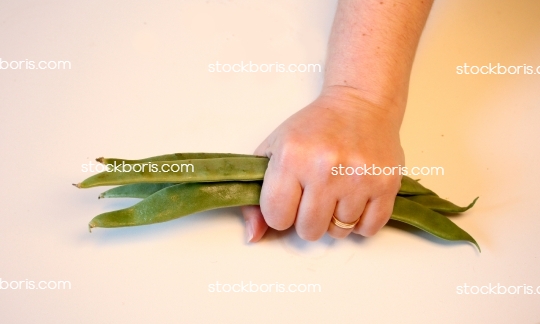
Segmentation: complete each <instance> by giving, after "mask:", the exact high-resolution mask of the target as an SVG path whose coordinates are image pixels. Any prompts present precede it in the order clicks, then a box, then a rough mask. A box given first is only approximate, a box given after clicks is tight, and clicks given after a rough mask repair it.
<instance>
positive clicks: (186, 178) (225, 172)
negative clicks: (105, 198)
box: [75, 157, 268, 188]
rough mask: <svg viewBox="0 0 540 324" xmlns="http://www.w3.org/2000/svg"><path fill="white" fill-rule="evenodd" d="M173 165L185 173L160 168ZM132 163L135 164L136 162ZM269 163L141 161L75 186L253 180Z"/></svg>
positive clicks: (239, 160) (259, 177)
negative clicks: (135, 165) (125, 169)
mask: <svg viewBox="0 0 540 324" xmlns="http://www.w3.org/2000/svg"><path fill="white" fill-rule="evenodd" d="M173 165H177V166H180V167H181V168H182V172H172V171H171V172H159V171H160V170H169V169H170V170H174V169H173ZM129 166H130V167H132V165H129ZM145 166H146V167H145ZM184 166H185V168H184ZM267 166H268V159H267V158H258V157H231V158H209V159H195V160H178V161H165V162H164V161H155V162H146V164H140V165H139V166H138V167H139V170H137V171H129V172H108V171H104V172H101V173H98V174H95V175H93V176H91V177H89V178H87V179H85V180H84V181H82V182H81V183H79V184H76V185H75V186H76V187H78V188H91V187H96V186H114V185H125V184H132V183H164V182H169V183H170V182H176V183H181V182H215V181H253V180H262V179H263V178H264V173H265V171H266V168H267ZM151 167H155V170H158V172H156V171H152V170H151V169H150V168H151Z"/></svg>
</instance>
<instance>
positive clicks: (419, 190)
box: [398, 176, 437, 196]
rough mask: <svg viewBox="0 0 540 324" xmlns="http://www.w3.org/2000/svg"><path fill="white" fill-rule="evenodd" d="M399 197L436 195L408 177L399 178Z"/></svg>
mask: <svg viewBox="0 0 540 324" xmlns="http://www.w3.org/2000/svg"><path fill="white" fill-rule="evenodd" d="M398 194H399V195H401V196H413V195H434V196H437V194H436V193H434V192H433V191H431V190H429V189H428V188H426V187H424V186H422V185H421V184H420V182H418V181H416V180H414V179H412V178H410V177H408V176H403V177H402V178H401V187H400V188H399V193H398Z"/></svg>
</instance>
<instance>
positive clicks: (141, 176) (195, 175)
mask: <svg viewBox="0 0 540 324" xmlns="http://www.w3.org/2000/svg"><path fill="white" fill-rule="evenodd" d="M227 154H228V153H176V154H167V155H160V156H155V157H150V158H147V159H141V160H122V159H111V158H107V159H105V158H100V159H97V160H98V161H99V160H100V162H102V163H105V164H114V162H116V164H117V165H120V164H122V161H124V162H125V163H126V164H130V165H132V164H136V163H138V164H141V165H146V166H147V168H145V169H144V170H142V171H140V172H135V171H131V172H107V171H105V172H101V173H99V174H96V175H93V176H91V177H89V178H87V179H85V180H84V181H82V182H81V183H79V184H76V185H75V186H77V187H78V188H91V187H96V186H110V185H125V184H133V183H139V182H142V183H152V182H154V183H163V182H170V183H179V182H203V181H205V182H206V181H208V182H214V181H235V180H239V181H249V180H262V179H263V178H264V173H265V171H266V167H267V166H268V161H269V159H268V158H266V157H261V156H256V155H241V156H232V155H234V154H231V157H214V156H227ZM189 156H195V157H200V159H184V160H179V159H181V158H184V157H189ZM202 157H205V158H202ZM158 159H165V160H163V161H162V160H158ZM128 162H129V163H128ZM172 162H177V163H182V164H190V163H191V164H193V169H194V172H150V171H149V164H152V165H154V166H155V167H156V168H157V169H160V168H161V167H162V165H164V164H171V163H172ZM398 195H402V196H404V195H435V196H436V195H437V194H436V193H434V192H433V191H431V190H429V189H427V188H426V187H424V186H422V185H421V184H420V183H419V182H418V181H416V180H414V179H411V178H409V177H407V176H403V177H402V179H401V188H400V190H399V193H398Z"/></svg>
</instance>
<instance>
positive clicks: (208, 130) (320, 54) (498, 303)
mask: <svg viewBox="0 0 540 324" xmlns="http://www.w3.org/2000/svg"><path fill="white" fill-rule="evenodd" d="M335 5H336V3H335V1H307V0H305V1H287V0H281V1H264V2H263V1H200V2H195V1H183V2H182V1H168V2H167V1H137V2H135V3H133V2H132V1H118V2H114V4H113V3H111V2H109V1H91V2H90V1H88V2H84V3H83V2H73V1H49V2H39V1H3V2H2V3H1V4H0V58H2V59H3V60H6V61H12V60H25V59H29V60H36V61H39V60H69V61H71V63H72V69H71V70H67V71H61V70H46V71H39V70H15V71H14V70H0V109H1V118H0V152H1V154H2V159H1V161H0V179H2V181H1V182H0V197H2V202H1V203H0V217H1V223H0V278H2V280H7V281H12V280H26V279H28V280H35V281H38V280H69V281H71V283H72V289H71V290H41V291H38V290H0V314H1V318H2V322H5V323H30V322H34V323H59V322H65V323H149V322H151V323H165V322H177V323H180V322H184V323H203V322H229V323H272V322H278V321H279V322H293V321H294V322H308V321H310V322H320V323H323V322H331V321H332V322H359V321H362V322H368V323H376V322H386V323H393V322H406V323H432V322H441V323H455V322H463V323H538V322H540V312H539V311H538V310H539V309H540V308H539V304H540V295H524V294H520V295H468V296H466V295H458V294H456V287H457V286H458V285H463V284H464V283H467V284H469V285H487V284H490V283H492V284H497V283H500V284H501V285H505V286H517V285H530V286H534V287H536V286H540V276H539V271H540V259H539V252H538V246H539V243H540V234H539V229H540V215H539V212H538V210H539V209H540V202H539V201H540V199H539V198H538V194H539V189H540V172H539V171H538V165H539V162H540V151H539V149H538V138H539V135H540V130H539V129H540V127H539V122H540V109H539V104H540V97H539V95H538V89H539V87H540V76H539V75H491V76H486V75H476V76H474V75H469V76H463V75H456V73H455V68H456V66H457V65H462V64H463V63H468V64H477V65H482V64H489V63H494V64H496V63H501V64H505V65H522V64H528V65H534V66H537V65H540V39H539V36H540V20H539V19H538V17H539V16H540V2H538V1H533V0H530V1H502V0H500V1H493V0H484V1H465V0H459V1H456V0H445V1H442V0H440V1H437V3H436V4H435V7H434V9H433V12H432V15H431V17H430V19H429V21H428V24H427V27H426V31H425V33H424V36H423V38H422V41H421V45H420V48H419V52H418V54H417V60H416V63H415V66H414V71H413V76H412V83H411V91H410V101H409V106H408V111H407V114H406V118H405V121H404V124H403V128H402V140H403V145H404V148H405V152H406V156H407V163H408V165H410V166H413V165H420V166H423V165H427V166H431V165H435V166H443V167H444V168H445V170H446V175H445V176H439V177H424V178H423V180H422V181H423V183H425V184H426V185H427V186H429V187H431V188H433V189H434V190H436V191H437V192H439V193H440V194H441V195H442V196H443V197H447V198H450V199H452V200H453V201H455V202H457V203H459V204H466V203H468V202H469V201H470V200H472V198H474V197H476V196H480V200H479V202H478V204H477V206H476V207H475V208H474V209H473V210H471V211H469V212H467V213H466V214H465V215H463V216H458V217H456V218H454V220H455V222H456V223H458V224H459V225H460V226H462V227H463V228H465V229H466V230H467V231H468V232H470V233H471V234H472V235H473V236H474V237H475V238H476V239H477V240H478V242H479V243H480V245H481V246H482V248H483V252H482V253H481V254H479V253H478V252H476V251H475V249H474V248H473V247H472V246H471V245H468V244H453V243H447V242H443V241H441V240H438V239H433V238H431V237H429V236H428V235H424V234H421V233H418V232H417V231H414V230H412V229H410V228H408V227H407V228H405V229H406V230H403V228H400V227H397V226H387V227H385V228H384V229H383V230H382V231H381V232H380V234H378V235H377V236H375V237H373V238H370V239H362V238H359V237H350V238H348V239H345V240H342V241H334V240H332V239H331V238H329V237H324V238H323V239H322V240H320V241H319V242H315V243H307V242H303V241H301V240H300V239H299V238H298V237H297V236H296V234H295V233H294V231H287V232H285V233H277V232H271V233H269V234H268V235H267V236H266V237H265V238H264V239H263V240H262V242H260V243H259V244H253V245H249V244H246V243H244V235H245V234H244V227H243V221H242V218H241V215H240V213H239V210H238V209H225V210H219V211H213V212H206V213H201V214H199V215H196V216H192V217H186V218H183V219H179V220H175V221H172V222H168V223H163V224H159V225H152V226H147V227H139V228H127V229H114V230H104V229H98V230H95V231H94V232H93V233H92V234H89V233H88V231H87V227H86V226H87V225H86V224H87V222H88V221H89V220H90V219H91V218H92V217H93V216H94V215H96V214H98V213H101V212H104V211H108V210H112V209H117V208H122V207H126V206H129V205H130V204H132V203H133V202H134V200H127V201H124V200H100V201H98V200H97V199H96V197H97V195H98V193H99V192H101V191H102V190H101V189H100V188H95V189H89V190H85V191H82V190H76V189H74V188H73V187H72V186H71V183H72V182H78V181H80V180H82V179H83V178H85V177H86V176H87V175H88V174H84V173H82V172H81V164H83V163H86V162H88V161H92V160H93V159H94V158H96V157H98V156H103V155H104V156H114V157H125V158H142V157H146V156H152V155H157V154H164V153H172V152H190V151H207V152H239V153H251V152H252V150H253V149H254V148H255V147H256V145H257V144H258V143H259V142H260V141H262V140H263V138H264V137H265V136H266V135H267V134H268V133H269V132H270V131H271V130H272V129H273V128H275V127H276V126H277V125H278V124H279V123H280V122H281V121H283V120H284V119H285V118H286V117H288V116H289V115H291V114H292V113H293V112H294V111H296V110H298V109H300V108H301V107H303V106H304V105H306V104H308V103H309V102H310V100H312V99H313V98H314V97H315V96H316V95H317V92H318V90H319V89H320V85H321V81H322V74H321V73H267V74H264V73H252V74H249V73H221V74H219V73H209V72H207V65H208V64H210V63H213V62H215V61H216V60H219V61H220V62H227V63H236V62H239V61H242V60H244V61H249V60H251V61H253V62H258V63H273V62H276V61H278V62H280V63H323V62H324V57H325V51H326V42H327V39H328V35H329V31H330V26H331V23H332V19H333V13H334V10H335ZM250 280H251V281H252V282H254V283H258V284H264V283H266V284H269V283H275V282H279V283H283V284H289V283H317V284H320V285H321V286H322V292H321V293H311V294H307V293H304V294H301V293H221V294H218V293H209V292H208V289H207V287H208V285H209V284H211V283H215V282H216V281H219V282H222V283H237V282H241V281H244V282H248V281H250Z"/></svg>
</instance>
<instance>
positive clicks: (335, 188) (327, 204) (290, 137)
mask: <svg viewBox="0 0 540 324" xmlns="http://www.w3.org/2000/svg"><path fill="white" fill-rule="evenodd" d="M431 5H432V1H431V0H425V1H395V0H378V1H374V0H342V1H339V3H338V8H337V12H336V16H335V20H334V24H333V27H332V33H331V36H330V41H329V46H328V57H327V63H326V71H325V82H324V86H323V89H322V91H321V94H320V95H319V97H318V98H317V99H315V101H313V102H312V103H311V104H309V105H307V106H306V107H304V108H303V109H301V110H300V111H298V112H297V113H295V114H294V115H292V116H291V117H289V118H288V119H287V120H286V121H284V122H283V123H282V124H281V125H280V126H278V128H276V129H275V130H274V131H273V132H272V133H271V134H270V135H269V136H268V137H267V138H266V139H265V140H264V141H263V142H262V143H261V144H260V145H259V147H258V148H257V149H256V150H255V154H256V155H264V156H267V157H269V158H270V162H269V164H268V169H267V171H266V174H265V176H264V183H263V187H262V191H261V197H260V207H259V206H246V207H243V208H242V212H243V214H244V219H245V221H246V229H247V231H246V232H247V239H248V241H249V242H256V241H258V240H260V239H261V238H262V236H263V235H264V233H265V232H266V230H267V229H268V227H271V228H274V229H276V230H285V229H287V228H289V227H291V226H293V225H294V226H295V229H296V231H297V233H298V235H299V236H300V237H301V238H302V239H305V240H308V241H314V240H318V239H319V238H320V237H322V236H323V235H324V234H325V233H326V232H328V234H329V235H331V236H332V237H334V238H344V237H346V236H348V235H349V234H350V233H351V232H352V233H355V234H360V235H363V236H372V235H374V234H376V233H377V232H378V231H379V230H380V229H381V228H382V227H383V226H384V225H385V224H386V223H387V221H388V220H389V218H390V215H391V213H392V206H393V205H394V200H395V197H396V194H397V192H398V190H399V187H400V178H401V177H400V176H399V175H398V174H395V175H393V176H332V174H331V168H332V167H334V166H337V165H339V164H340V163H341V164H342V165H348V166H359V165H363V164H364V163H365V164H367V165H371V164H375V165H377V166H380V167H384V166H398V165H404V162H405V158H404V154H403V149H402V148H401V144H400V139H399V129H400V127H401V122H402V120H403V114H404V112H405V106H406V103H407V93H408V87H409V78H410V72H411V68H412V64H413V59H414V55H415V51H416V47H417V46H418V41H419V39H420V35H421V33H422V29H423V27H424V25H425V22H426V20H427V16H428V14H429V10H430V9H431ZM332 215H335V216H336V217H337V218H338V219H339V220H340V221H342V222H345V223H353V222H355V221H356V220H357V219H359V222H358V224H357V225H356V226H355V227H354V229H342V228H339V227H337V226H335V225H334V224H332V223H331V218H332Z"/></svg>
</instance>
